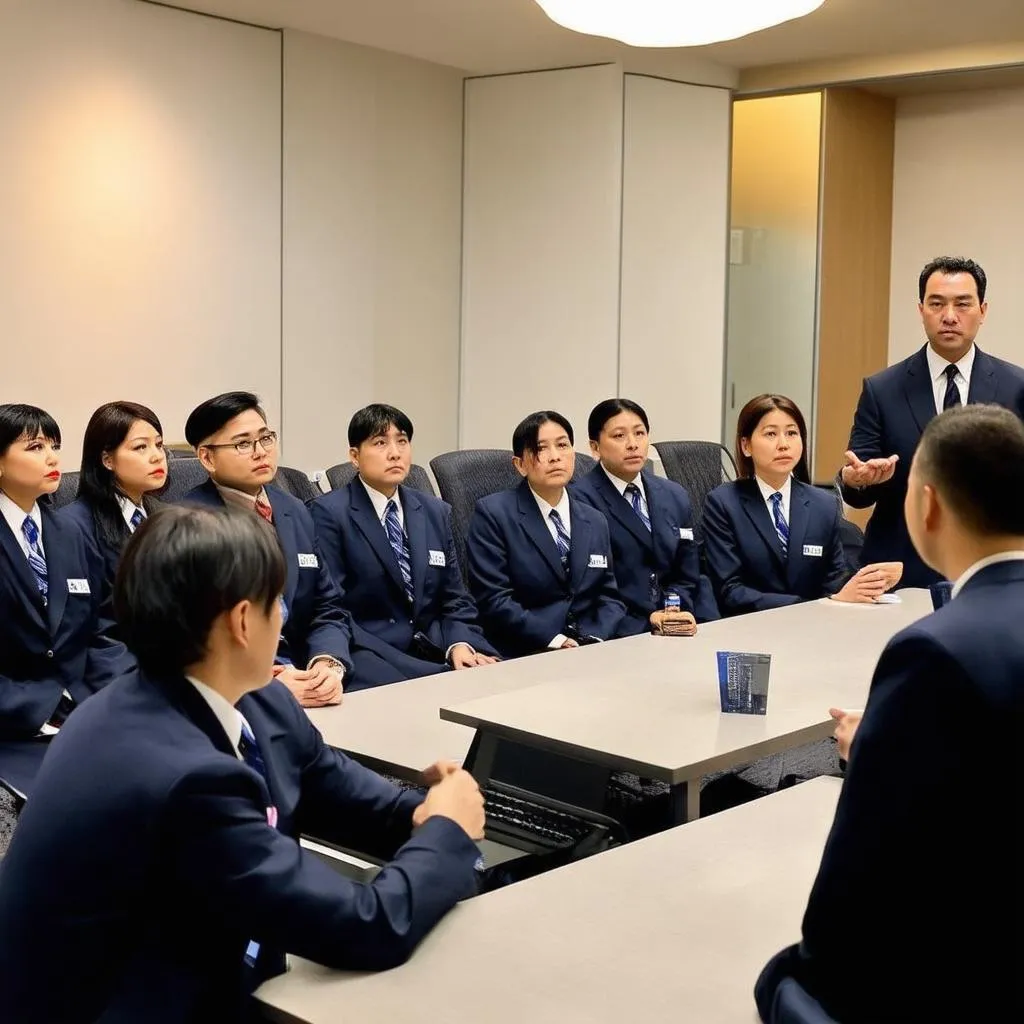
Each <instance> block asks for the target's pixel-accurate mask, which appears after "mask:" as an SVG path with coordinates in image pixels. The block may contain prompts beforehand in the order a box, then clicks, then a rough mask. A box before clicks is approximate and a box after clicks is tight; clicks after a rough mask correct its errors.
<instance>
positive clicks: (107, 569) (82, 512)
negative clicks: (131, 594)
mask: <svg viewBox="0 0 1024 1024" xmlns="http://www.w3.org/2000/svg"><path fill="white" fill-rule="evenodd" d="M57 518H58V519H63V520H64V521H65V522H68V523H74V524H75V526H77V527H78V529H79V530H81V531H82V536H83V537H84V538H85V541H86V544H88V545H89V547H90V548H91V549H92V551H93V552H94V553H95V555H96V556H97V557H98V558H99V559H100V562H101V563H102V565H103V580H104V584H105V586H104V593H105V594H109V593H110V591H111V589H112V588H113V584H114V577H115V576H116V575H117V566H118V563H119V562H120V561H121V552H122V550H123V549H124V546H125V544H126V543H127V542H128V538H129V537H130V536H131V533H130V531H129V530H128V524H127V523H125V524H124V530H123V531H122V533H121V536H120V542H119V543H118V544H110V543H105V542H103V541H101V539H100V536H99V533H98V531H97V529H96V520H95V519H94V518H93V511H92V506H91V505H90V504H89V503H88V502H87V501H86V500H85V499H84V498H76V499H75V500H74V501H73V502H71V504H70V505H65V506H64V507H63V508H62V509H58V510H57Z"/></svg>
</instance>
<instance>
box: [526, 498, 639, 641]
mask: <svg viewBox="0 0 1024 1024" xmlns="http://www.w3.org/2000/svg"><path fill="white" fill-rule="evenodd" d="M623 486H625V485H623ZM530 493H531V494H532V495H533V500H534V501H535V502H537V508H539V509H540V517H541V519H543V520H544V525H545V526H547V528H548V533H550V534H551V539H552V540H553V541H554V542H555V544H556V546H557V544H558V531H557V530H556V529H555V524H554V523H553V522H551V513H552V511H555V512H557V513H558V515H559V517H560V518H561V520H562V525H563V526H564V527H565V532H566V534H567V535H568V536H569V538H570V539H571V538H572V527H571V526H570V525H569V492H568V491H567V490H566V489H565V488H564V487H563V488H562V497H561V499H560V500H559V502H558V504H557V505H549V504H548V503H547V502H546V501H545V500H544V499H543V498H542V497H541V496H540V495H539V494H538V493H537V492H536V491H535V490H534V489H533V488H532V487H531V488H530ZM568 639H569V638H568V637H567V636H566V635H565V634H564V633H559V634H557V635H556V636H554V637H552V638H551V641H550V643H549V644H548V647H550V648H551V649H552V650H558V648H559V647H561V646H562V644H564V643H565V641H566V640H568Z"/></svg>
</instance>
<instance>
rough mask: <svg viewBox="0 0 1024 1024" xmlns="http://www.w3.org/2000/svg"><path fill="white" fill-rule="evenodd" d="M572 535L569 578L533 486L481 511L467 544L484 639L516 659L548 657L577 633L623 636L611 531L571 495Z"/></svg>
mask: <svg viewBox="0 0 1024 1024" xmlns="http://www.w3.org/2000/svg"><path fill="white" fill-rule="evenodd" d="M569 530H570V534H571V547H570V554H569V573H568V576H567V575H566V573H565V572H564V570H563V569H562V563H561V561H560V559H559V557H558V548H557V547H556V546H555V541H554V538H553V537H552V536H551V533H550V531H549V530H548V527H547V524H546V523H545V522H544V520H543V518H542V517H541V514H540V509H539V508H538V507H537V501H536V499H535V498H534V496H533V493H532V491H531V490H530V485H529V483H528V482H527V481H526V480H524V481H523V482H522V483H521V484H520V485H519V486H518V487H516V488H514V489H512V490H509V491H499V492H498V493H497V494H489V495H488V496H487V497H486V498H481V499H480V500H479V501H478V502H477V503H476V510H475V511H474V512H473V518H472V520H471V522H470V525H469V535H468V537H467V539H466V553H467V558H468V560H469V586H470V590H471V591H472V593H473V596H474V597H475V598H476V603H477V608H479V610H480V618H481V621H482V622H483V627H484V631H485V632H486V633H487V635H488V636H489V637H490V638H491V639H492V640H493V641H494V643H496V644H497V645H498V647H499V648H500V649H501V651H502V652H503V653H504V654H506V655H508V656H510V657H511V656H515V655H520V654H533V653H535V652H537V651H543V650H545V649H546V648H547V646H548V644H549V643H551V641H552V640H553V639H554V638H555V637H556V636H557V635H558V634H559V633H566V632H567V631H568V630H570V629H575V630H577V631H578V632H579V633H580V634H581V635H583V636H594V637H597V638H598V639H601V640H609V639H611V638H613V637H615V636H616V635H617V634H618V629H619V625H620V623H621V621H622V619H623V617H624V616H625V614H626V606H625V605H624V604H623V603H622V601H621V600H620V599H619V589H618V586H617V585H616V583H615V572H614V565H613V562H612V546H611V539H610V538H609V536H608V523H607V521H606V520H605V518H604V516H603V515H601V513H600V512H598V511H597V510H596V509H593V508H591V507H590V506H589V505H585V504H584V503H583V502H582V501H579V500H578V499H577V498H575V497H574V496H573V495H572V493H571V492H570V494H569ZM602 560H603V561H604V563H605V564H604V565H603V566H602V565H598V564H594V563H598V562H600V561H602Z"/></svg>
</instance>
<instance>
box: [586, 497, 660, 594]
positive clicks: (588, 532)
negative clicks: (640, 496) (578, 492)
mask: <svg viewBox="0 0 1024 1024" xmlns="http://www.w3.org/2000/svg"><path fill="white" fill-rule="evenodd" d="M623 504H625V502H623ZM580 509H581V506H580V503H579V502H578V501H574V500H573V499H571V498H570V499H569V530H570V534H569V540H570V544H569V586H570V588H571V589H572V590H576V589H577V588H578V587H579V585H580V583H582V582H583V574H584V573H585V572H586V571H587V568H588V567H589V565H590V555H591V550H590V548H591V544H590V537H591V533H592V531H591V529H590V523H589V522H587V520H586V519H584V518H583V516H582V515H581V514H580ZM630 514H631V515H632V516H633V518H634V519H635V518H636V513H634V512H633V511H632V510H630ZM640 526H641V527H643V523H641V524H640ZM646 532H647V531H646V530H644V533H646ZM594 554H600V552H594Z"/></svg>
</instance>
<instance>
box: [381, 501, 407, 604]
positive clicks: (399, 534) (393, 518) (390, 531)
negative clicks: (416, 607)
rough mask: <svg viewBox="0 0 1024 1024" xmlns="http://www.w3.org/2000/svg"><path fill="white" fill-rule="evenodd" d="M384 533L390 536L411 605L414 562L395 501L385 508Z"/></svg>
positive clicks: (389, 541)
mask: <svg viewBox="0 0 1024 1024" xmlns="http://www.w3.org/2000/svg"><path fill="white" fill-rule="evenodd" d="M384 531H385V532H386V533H387V535H388V543H389V544H390V545H391V550H392V551H394V553H395V559H396V560H397V562H398V568H399V571H400V572H401V573H402V585H403V586H404V588H405V596H406V597H407V598H408V599H409V603H410V604H412V602H413V589H412V562H411V561H410V560H409V541H408V540H407V539H406V536H405V531H404V530H403V529H402V524H401V523H400V522H399V521H398V506H397V505H396V504H395V502H394V499H392V500H391V501H389V502H388V503H387V505H386V506H385V508H384Z"/></svg>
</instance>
